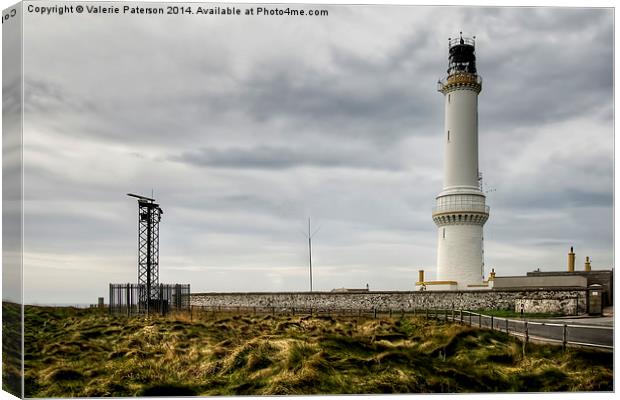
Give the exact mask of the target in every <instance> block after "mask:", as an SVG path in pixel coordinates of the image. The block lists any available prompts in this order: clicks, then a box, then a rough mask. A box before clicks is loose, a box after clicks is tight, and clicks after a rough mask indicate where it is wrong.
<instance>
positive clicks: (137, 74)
mask: <svg viewBox="0 0 620 400" xmlns="http://www.w3.org/2000/svg"><path fill="white" fill-rule="evenodd" d="M296 8H298V9H301V8H306V9H308V7H304V6H300V5H297V6H296ZM312 8H315V7H312ZM317 8H321V9H327V10H328V11H329V16H327V17H285V16H284V17H259V16H240V17H221V16H220V17H217V16H197V15H193V16H144V15H142V16H130V15H121V16H109V15H99V16H93V15H86V14H82V15H64V16H62V17H61V16H39V15H35V14H27V16H26V19H25V27H24V38H25V41H24V63H25V68H24V92H25V103H24V106H25V125H24V161H25V166H24V171H25V178H24V182H25V187H24V191H25V202H24V208H25V221H24V222H25V244H24V251H25V252H24V266H25V271H24V286H25V300H26V301H27V302H40V303H62V302H70V303H82V302H94V301H96V297H97V296H104V295H105V296H106V298H107V285H108V283H109V282H134V281H135V280H136V252H137V250H136V245H137V243H136V242H137V238H136V235H137V232H136V229H137V227H136V219H137V205H136V202H135V201H134V200H133V199H131V198H128V197H126V196H125V194H126V193H128V192H134V193H142V194H145V195H150V194H151V190H153V191H154V195H155V197H156V198H157V200H158V201H159V202H160V203H161V205H162V208H163V209H164V212H165V214H164V216H163V220H162V223H161V228H160V229H161V243H160V246H161V258H160V263H161V270H160V278H161V279H160V280H161V281H162V282H187V283H190V284H191V285H192V291H193V292H200V291H270V290H292V291H296V290H307V289H308V287H309V280H308V248H307V240H306V238H305V236H304V231H305V230H306V229H307V219H308V217H311V218H312V222H313V225H314V226H315V227H317V228H319V227H320V230H319V232H318V233H317V234H316V236H315V237H314V239H313V254H312V256H313V267H314V268H313V270H314V287H315V289H318V290H331V289H332V288H336V287H343V286H345V287H363V286H365V284H366V283H369V284H370V288H371V289H375V290H410V289H412V288H413V287H414V286H413V285H414V282H415V280H416V278H417V270H418V269H421V268H423V269H425V270H426V271H427V276H428V277H429V278H433V276H434V268H435V262H436V233H435V232H436V227H435V225H434V223H433V221H432V219H431V209H432V207H433V205H434V198H435V195H436V194H437V193H439V191H440V190H441V188H442V165H443V164H442V141H441V138H442V130H443V99H442V95H441V94H439V93H438V92H437V91H436V82H437V79H438V78H441V77H443V76H444V74H445V70H446V67H447V38H448V37H450V36H452V37H454V36H455V34H458V32H459V30H463V31H464V33H466V34H473V35H476V37H477V49H476V51H477V56H478V70H479V73H480V74H481V75H482V77H483V80H484V83H483V91H482V93H481V95H480V103H479V113H480V131H479V135H480V170H481V171H482V172H483V174H484V183H485V190H488V191H489V192H488V199H487V203H488V204H489V205H490V207H491V216H490V218H489V221H488V222H487V224H486V226H485V249H484V251H485V263H486V273H487V274H488V271H490V268H495V270H496V271H497V273H498V275H520V274H525V273H526V272H527V271H531V270H533V269H535V268H538V267H540V268H541V269H545V270H559V269H564V268H565V264H566V253H567V251H568V249H569V247H570V246H571V245H572V246H575V250H576V253H577V260H578V268H582V265H583V259H584V258H585V256H586V255H588V256H590V257H591V258H592V260H593V267H594V268H601V269H603V268H609V267H611V266H612V262H613V243H612V232H613V221H612V210H613V208H612V207H613V188H612V185H613V181H612V179H613V147H612V146H613V116H614V109H613V103H612V101H613V97H612V96H613V92H612V87H613V86H612V85H613V65H612V63H613V14H612V11H611V10H610V9H559V8H545V9H542V8H450V7H441V8H438V7H402V6H394V7H387V6H376V7H370V6H320V7H317Z"/></svg>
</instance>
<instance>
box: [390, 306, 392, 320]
mask: <svg viewBox="0 0 620 400" xmlns="http://www.w3.org/2000/svg"><path fill="white" fill-rule="evenodd" d="M390 318H392V309H391V308H390Z"/></svg>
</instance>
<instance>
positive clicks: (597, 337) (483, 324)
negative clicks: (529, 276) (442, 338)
mask: <svg viewBox="0 0 620 400" xmlns="http://www.w3.org/2000/svg"><path fill="white" fill-rule="evenodd" d="M190 311H191V313H192V315H195V316H196V317H200V316H201V315H203V316H208V315H209V314H217V313H243V314H254V315H261V314H262V315H265V314H270V315H274V316H275V315H285V316H293V315H314V316H327V317H337V316H341V317H365V318H386V317H388V318H394V317H401V318H402V317H405V316H420V317H425V318H429V319H434V320H438V321H443V322H448V323H459V324H463V325H470V326H473V327H478V328H482V329H491V330H496V331H501V332H505V333H507V334H509V335H513V336H517V337H519V338H521V339H522V340H523V341H525V342H526V343H527V342H529V341H539V342H547V343H553V344H561V345H562V346H564V347H566V346H582V347H595V348H599V349H607V350H613V336H614V335H613V327H609V326H597V325H585V324H584V325H580V324H567V323H555V322H546V321H545V322H542V321H535V320H532V319H514V318H503V317H494V316H490V315H484V314H480V313H476V312H473V311H467V310H446V309H430V308H426V309H410V310H405V309H377V308H373V309H355V308H312V307H266V306H263V307H243V306H191V308H190Z"/></svg>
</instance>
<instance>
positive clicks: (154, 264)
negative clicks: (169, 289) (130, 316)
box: [127, 193, 164, 312]
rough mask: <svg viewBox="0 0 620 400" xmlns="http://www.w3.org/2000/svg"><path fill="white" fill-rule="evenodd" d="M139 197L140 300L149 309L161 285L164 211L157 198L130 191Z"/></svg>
mask: <svg viewBox="0 0 620 400" xmlns="http://www.w3.org/2000/svg"><path fill="white" fill-rule="evenodd" d="M127 195H128V196H131V197H135V198H137V199H138V285H139V287H141V288H142V289H141V290H140V291H139V295H138V296H139V299H138V301H139V302H140V303H141V304H142V305H143V306H144V307H145V308H146V311H147V312H148V311H149V308H150V304H151V302H152V301H153V300H157V299H158V291H157V288H158V285H159V222H160V221H161V215H162V214H163V213H164V212H163V210H162V209H161V207H159V204H157V203H155V199H152V198H150V197H144V196H139V195H136V194H131V193H128V194H127Z"/></svg>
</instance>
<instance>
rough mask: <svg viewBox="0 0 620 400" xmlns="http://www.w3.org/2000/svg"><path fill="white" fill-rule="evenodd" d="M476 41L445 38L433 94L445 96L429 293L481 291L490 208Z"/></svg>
mask: <svg viewBox="0 0 620 400" xmlns="http://www.w3.org/2000/svg"><path fill="white" fill-rule="evenodd" d="M475 46H476V44H475V37H473V38H464V37H462V36H460V37H459V38H457V39H449V58H448V59H449V63H448V71H447V73H448V76H447V77H446V78H445V79H443V80H440V81H439V83H438V85H439V87H438V91H439V92H441V93H442V94H443V95H444V98H445V103H444V104H445V120H444V132H443V143H444V157H445V158H444V180H443V190H442V191H441V192H440V193H439V195H437V198H436V199H437V203H436V207H435V208H434V209H433V221H434V222H435V224H436V225H437V228H438V234H437V240H438V244H437V281H435V282H428V284H430V285H429V286H426V287H427V288H428V289H442V290H455V289H456V290H474V289H483V288H485V287H486V284H485V283H484V282H483V275H484V260H483V233H482V228H483V226H484V223H485V222H486V221H487V219H488V218H489V207H488V206H487V205H486V204H485V195H484V193H483V192H482V190H481V181H480V179H481V175H480V172H479V171H478V94H479V93H480V91H481V90H482V79H481V78H480V76H479V75H478V73H477V71H476V52H475V50H476V49H475Z"/></svg>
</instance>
